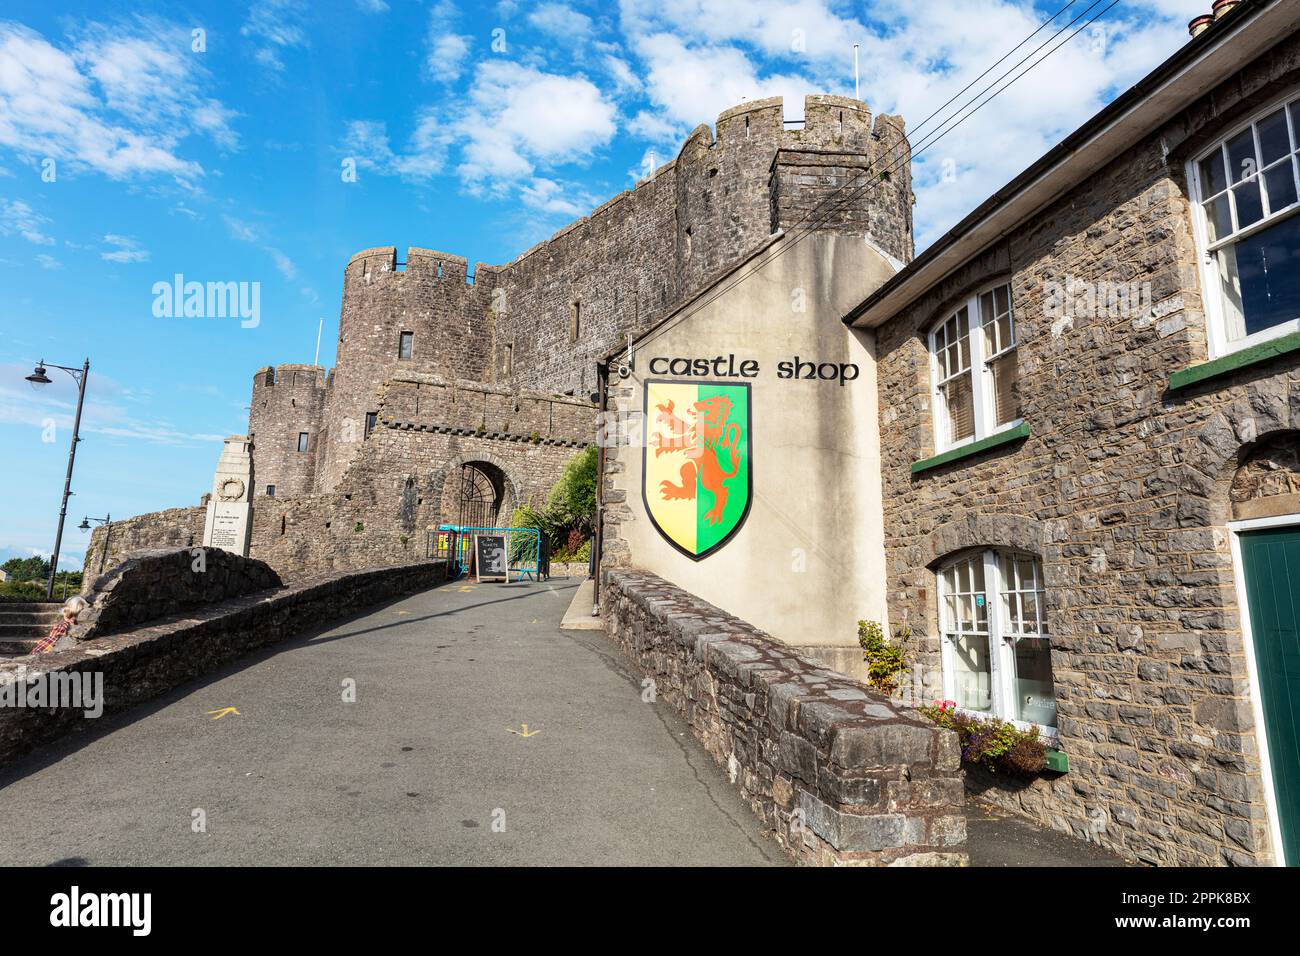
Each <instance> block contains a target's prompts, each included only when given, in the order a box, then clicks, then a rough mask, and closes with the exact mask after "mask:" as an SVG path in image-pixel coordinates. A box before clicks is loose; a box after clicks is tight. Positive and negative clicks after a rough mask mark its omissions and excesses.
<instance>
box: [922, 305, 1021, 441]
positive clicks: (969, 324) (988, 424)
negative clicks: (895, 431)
mask: <svg viewBox="0 0 1300 956" xmlns="http://www.w3.org/2000/svg"><path fill="white" fill-rule="evenodd" d="M930 357H931V369H932V374H933V380H934V425H935V451H936V452H943V451H947V450H948V449H950V448H956V447H958V446H960V445H964V444H966V443H967V442H972V441H978V440H979V439H981V438H987V437H988V436H990V435H993V434H996V433H997V432H1000V431H1002V430H1004V429H1006V428H1010V427H1013V426H1015V425H1018V424H1020V389H1019V381H1018V375H1019V373H1018V367H1017V363H1016V324H1015V318H1014V316H1013V315H1012V310H1011V286H1009V285H1006V284H1003V285H998V286H995V287H993V288H991V289H987V290H985V291H983V292H980V293H978V294H976V295H973V296H971V297H970V299H968V300H967V301H966V302H964V303H963V304H962V305H961V306H960V307H959V308H958V309H957V310H956V311H955V312H952V313H951V314H950V315H949V316H948V317H947V318H945V319H944V320H943V321H942V322H940V323H939V324H938V325H937V326H936V327H935V328H934V330H933V331H932V332H931V333H930Z"/></svg>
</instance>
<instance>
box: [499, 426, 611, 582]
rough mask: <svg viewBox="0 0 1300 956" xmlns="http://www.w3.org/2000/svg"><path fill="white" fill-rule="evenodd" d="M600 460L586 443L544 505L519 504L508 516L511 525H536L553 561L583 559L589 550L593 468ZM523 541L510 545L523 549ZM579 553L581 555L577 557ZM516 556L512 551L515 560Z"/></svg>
mask: <svg viewBox="0 0 1300 956" xmlns="http://www.w3.org/2000/svg"><path fill="white" fill-rule="evenodd" d="M598 461H599V459H598V458H597V451H596V446H595V445H588V446H587V447H586V448H585V449H583V450H582V451H580V452H578V454H576V455H574V456H573V457H572V458H571V459H569V461H568V463H567V464H566V465H565V466H564V472H563V474H562V475H561V476H560V480H559V481H557V482H556V483H555V485H554V487H552V488H551V490H550V493H549V494H548V495H547V496H546V505H545V506H544V507H542V508H534V507H533V506H532V505H529V504H524V505H520V506H519V507H518V508H516V509H515V510H514V513H513V514H512V515H511V516H510V526H511V527H512V528H536V529H537V530H538V531H540V532H541V533H542V537H543V538H545V539H546V541H547V543H548V544H549V545H550V549H551V559H552V560H553V561H586V560H587V559H588V557H587V556H588V555H590V553H591V544H590V538H591V535H592V531H593V529H594V528H595V525H596V482H597V481H598V478H599V476H598V475H597V473H596V468H597V464H598ZM522 549H523V542H522V541H521V542H520V543H519V544H517V545H515V546H513V547H512V551H520V552H522ZM579 555H581V557H579ZM516 557H517V555H514V554H512V555H511V559H512V560H514V559H515V558H516Z"/></svg>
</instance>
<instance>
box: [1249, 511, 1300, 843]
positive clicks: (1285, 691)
mask: <svg viewBox="0 0 1300 956" xmlns="http://www.w3.org/2000/svg"><path fill="white" fill-rule="evenodd" d="M1241 563H1242V570H1243V571H1244V572H1245V575H1246V596H1247V602H1248V604H1249V607H1250V633H1251V638H1252V640H1253V642H1254V645H1255V669H1256V671H1257V672H1258V673H1259V685H1260V687H1259V689H1260V696H1261V699H1262V703H1263V708H1264V733H1265V735H1266V737H1267V739H1268V758H1269V763H1270V764H1271V765H1272V773H1273V791H1274V793H1275V795H1276V797H1277V811H1278V816H1279V818H1280V820H1279V822H1280V824H1281V829H1282V848H1283V853H1284V854H1285V857H1286V861H1287V863H1288V864H1289V865H1291V866H1300V528H1296V527H1294V526H1293V527H1287V528H1277V529H1274V530H1269V531H1251V532H1249V533H1247V534H1243V535H1242V536H1241Z"/></svg>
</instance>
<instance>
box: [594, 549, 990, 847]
mask: <svg viewBox="0 0 1300 956" xmlns="http://www.w3.org/2000/svg"><path fill="white" fill-rule="evenodd" d="M602 578H603V586H602V589H601V591H602V593H601V618H602V622H603V623H604V625H605V630H606V633H607V634H609V636H610V637H611V638H612V639H613V640H614V641H615V642H617V643H618V644H619V646H620V647H621V648H622V649H623V651H624V653H625V654H627V655H628V656H629V657H630V658H632V659H633V660H634V661H635V662H636V663H637V665H638V666H639V667H640V668H641V669H642V670H643V671H644V672H645V673H646V674H648V676H649V677H651V678H652V679H653V680H654V682H655V688H656V692H657V694H658V695H659V697H660V698H661V699H662V700H663V701H664V702H665V703H667V704H669V705H670V706H672V707H673V709H674V710H676V711H677V712H678V713H679V714H681V715H682V716H683V717H684V718H685V719H686V721H687V722H688V723H689V724H690V725H691V729H692V731H693V732H694V734H695V736H696V737H697V738H698V739H699V740H700V742H701V743H703V745H704V747H705V749H706V750H707V751H708V752H709V753H710V754H711V755H712V756H713V758H714V759H715V760H716V761H717V762H718V763H719V764H720V765H723V766H725V767H726V768H727V771H728V774H729V775H730V777H731V780H732V782H733V783H735V784H736V785H737V786H739V787H740V788H741V791H742V793H743V794H744V796H745V798H746V799H747V800H748V801H749V803H750V806H751V807H752V808H753V810H754V813H755V814H757V815H758V817H759V819H760V820H761V821H762V823H763V824H764V825H765V826H766V827H767V828H768V830H770V831H771V832H772V835H773V836H774V837H775V839H776V841H777V842H778V843H779V844H781V846H783V847H785V848H786V850H788V851H789V852H790V853H791V854H792V855H794V856H795V858H796V859H798V860H800V861H801V862H806V863H813V864H819V865H844V864H856V865H869V866H961V865H965V864H966V863H967V856H966V853H965V842H966V817H965V814H964V810H963V807H964V800H965V797H964V788H963V775H962V770H961V755H960V752H959V749H958V743H957V736H956V735H955V734H954V733H953V732H952V731H948V730H942V729H940V728H938V727H936V726H935V725H934V724H932V723H931V722H929V721H928V720H926V719H925V718H924V717H921V716H920V715H918V714H917V713H916V712H915V711H908V710H904V709H902V708H900V707H898V706H897V705H895V704H893V703H891V702H890V701H889V700H888V699H887V698H885V697H882V696H880V695H878V694H876V693H874V692H872V691H870V690H868V689H867V688H866V686H864V685H863V684H861V683H859V682H857V681H854V680H851V679H849V678H847V677H845V676H843V675H841V674H838V673H836V672H835V671H831V670H828V669H827V668H825V667H823V666H822V665H820V664H818V663H817V662H815V661H812V660H809V659H808V658H804V657H800V656H798V655H797V654H795V653H794V652H793V651H792V650H791V649H790V648H789V647H787V646H786V645H784V644H782V643H781V642H779V641H777V640H776V639H774V638H772V637H770V636H768V635H767V634H765V633H763V632H762V631H760V630H758V629H757V628H754V627H752V626H751V625H749V624H746V623H745V622H744V621H742V620H739V619H738V618H735V617H732V616H731V615H729V614H727V613H726V612H724V611H722V610H720V609H718V608H716V607H714V606H713V605H711V604H708V603H707V602H705V601H703V600H700V599H699V598H697V597H695V596H693V595H691V594H688V593H687V592H685V591H683V590H681V589H680V588H678V587H675V586H674V585H671V584H669V583H668V582H667V581H664V580H663V579H662V578H659V577H657V576H655V575H653V574H648V573H645V572H640V571H629V570H607V571H605V572H604V573H603V574H602Z"/></svg>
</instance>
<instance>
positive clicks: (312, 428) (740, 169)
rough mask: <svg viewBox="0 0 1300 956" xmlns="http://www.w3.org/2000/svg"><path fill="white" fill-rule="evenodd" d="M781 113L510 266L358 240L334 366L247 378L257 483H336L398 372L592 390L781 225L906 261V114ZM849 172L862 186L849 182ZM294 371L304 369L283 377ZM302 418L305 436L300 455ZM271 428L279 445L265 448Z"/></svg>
mask: <svg viewBox="0 0 1300 956" xmlns="http://www.w3.org/2000/svg"><path fill="white" fill-rule="evenodd" d="M785 127H786V124H785V120H784V112H783V107H782V102H781V100H780V98H779V97H778V98H772V99H765V100H757V101H754V102H752V103H746V104H744V105H742V106H737V107H735V108H733V109H730V110H727V111H726V112H724V113H723V114H722V115H721V116H720V117H719V118H718V121H717V127H716V135H715V133H714V132H713V131H712V130H710V129H709V127H708V126H701V127H699V128H698V129H696V130H695V132H693V133H692V134H691V136H690V137H689V138H688V140H687V141H686V143H685V145H684V146H683V147H682V149H681V152H680V154H679V155H678V157H677V158H676V159H675V160H674V161H672V162H670V163H668V164H666V165H665V166H662V167H660V168H659V169H658V170H656V171H655V173H654V174H653V175H652V176H650V177H648V178H647V179H646V180H644V181H642V182H641V183H639V184H638V185H637V186H636V187H635V188H634V189H631V190H626V191H624V192H622V193H620V194H619V195H617V196H615V197H613V198H612V199H610V200H609V201H608V202H606V203H603V204H602V205H601V206H600V207H598V208H597V209H596V210H595V211H594V212H593V213H592V214H591V215H590V216H585V217H583V218H581V219H579V220H577V221H576V222H574V223H571V224H570V225H568V226H566V227H565V228H564V229H561V230H560V231H559V232H557V233H556V234H555V235H554V236H552V237H551V238H550V239H548V240H546V241H544V242H541V243H539V244H537V245H536V246H534V247H533V248H531V249H529V250H527V251H525V252H524V253H523V254H521V255H520V256H519V257H518V258H517V259H515V260H514V261H513V262H511V263H509V264H507V265H504V266H490V265H487V264H484V263H479V264H478V265H476V266H475V271H474V276H473V280H472V281H470V277H469V276H468V274H467V270H468V262H467V260H465V259H464V258H462V257H460V256H454V255H451V254H448V253H442V252H437V251H434V250H430V249H420V248H411V249H409V250H407V253H406V261H405V263H399V262H398V259H397V250H396V249H395V248H393V247H382V248H375V249H367V250H364V251H362V252H359V253H357V254H356V255H355V256H353V257H352V259H351V260H350V261H349V263H348V265H347V267H346V269H345V270H344V288H343V302H342V307H341V311H340V320H339V341H338V356H339V358H338V364H337V367H336V369H335V370H334V372H333V373H332V374H331V375H330V376H329V377H328V378H326V377H325V372H324V370H323V369H315V368H312V367H309V366H282V367H280V368H279V369H277V370H275V374H274V375H273V376H271V375H268V372H269V371H270V370H268V369H262V370H259V372H258V373H257V376H256V377H255V379H254V388H253V401H252V406H253V413H252V415H251V416H250V425H249V431H250V433H251V434H252V435H253V436H254V440H255V444H256V446H257V451H258V452H259V456H258V473H257V475H256V478H257V481H256V484H257V491H258V495H259V496H260V495H265V493H266V487H267V485H269V484H273V485H275V486H276V490H277V494H279V495H280V496H282V497H283V496H284V494H286V493H287V494H301V493H304V492H305V491H307V490H311V491H314V492H326V491H332V490H336V489H337V488H338V487H339V483H340V482H341V481H342V479H343V476H344V475H345V474H346V473H347V471H348V469H349V467H351V466H352V464H353V463H354V462H355V461H356V460H357V455H358V453H360V452H361V451H362V449H363V445H364V442H365V433H366V417H367V415H368V414H373V413H375V412H376V411H377V410H378V404H379V400H380V397H381V396H380V393H381V391H382V389H383V387H384V384H385V383H386V382H387V381H388V380H389V379H391V378H394V377H401V376H404V375H407V374H409V373H420V374H426V375H433V376H436V377H440V378H442V379H444V380H449V381H454V380H458V379H460V380H471V381H476V382H482V383H486V384H497V385H502V386H505V387H507V388H510V389H514V390H518V389H535V390H542V391H545V392H548V393H555V394H559V393H563V394H567V395H569V396H571V397H573V398H576V399H578V400H582V399H585V398H586V397H587V396H588V395H589V394H590V392H591V391H592V390H593V389H594V388H595V385H596V380H595V366H596V363H597V361H598V360H600V359H601V358H603V357H604V355H605V354H606V353H608V352H609V351H610V349H611V348H613V347H616V346H617V345H618V344H619V343H620V342H621V341H623V339H624V337H625V336H626V334H627V333H630V332H637V331H640V330H642V329H644V328H646V327H647V326H649V325H651V324H653V323H654V322H656V321H658V320H659V319H661V318H662V317H663V316H665V315H666V314H668V313H669V312H670V311H672V310H673V309H674V308H676V307H677V306H678V305H680V304H681V303H682V302H683V301H685V300H686V299H688V298H689V297H690V296H691V295H693V294H694V293H696V292H697V291H699V290H700V289H701V288H702V287H703V286H704V285H705V284H706V283H707V282H708V281H710V280H711V279H712V278H713V277H714V276H716V275H717V274H718V272H719V271H720V270H723V269H724V268H725V267H726V266H728V265H729V264H731V263H733V262H735V261H736V260H738V259H740V258H741V257H743V256H744V255H745V254H747V253H749V252H751V251H752V250H754V249H755V248H757V247H758V246H759V245H760V244H761V243H762V242H763V241H764V240H765V239H766V238H767V237H768V236H769V235H770V234H771V233H772V232H773V231H774V230H777V229H787V230H789V229H810V228H815V229H821V230H828V231H837V232H850V231H851V232H859V233H862V234H863V235H865V236H866V237H867V238H868V239H869V241H872V242H874V243H876V244H877V245H878V246H879V247H880V248H881V249H882V250H884V251H885V252H887V253H888V254H889V255H890V256H891V257H892V258H894V259H895V260H898V261H906V260H907V259H910V258H911V255H912V237H911V201H912V194H911V179H910V169H909V164H908V163H907V161H906V159H907V156H906V151H905V150H906V143H905V140H904V139H903V127H902V121H901V119H899V118H898V117H891V116H882V117H879V118H873V116H872V114H871V112H870V111H869V110H868V109H867V107H866V105H865V104H863V103H862V102H860V101H857V100H852V99H847V98H844V97H833V96H810V97H808V98H807V100H806V103H805V120H804V124H803V126H802V128H797V129H786V128H785ZM845 186H852V187H853V188H849V189H844V190H843V191H839V190H841V188H842V187H845ZM832 197H833V200H834V201H831V200H832ZM403 332H409V333H411V335H412V354H411V356H410V357H409V358H408V359H403V358H401V357H400V356H399V343H400V337H401V335H402V333H403ZM286 372H287V373H288V374H289V376H290V382H291V385H292V382H293V381H295V380H296V381H298V382H299V384H298V385H296V386H292V389H291V392H290V393H286V391H285V390H284V389H283V388H282V384H283V381H284V378H285V374H286ZM272 382H274V383H275V384H274V385H272V384H271V383H272ZM275 389H278V390H279V391H274V390H275ZM299 389H302V390H303V392H302V394H299V393H298V390H299ZM588 427H589V430H592V429H594V413H593V414H592V415H591V417H590V422H589V426H588ZM301 432H308V433H310V434H311V436H312V437H311V447H310V449H309V451H308V452H307V453H305V454H300V453H299V452H298V451H297V442H298V435H299V434H300V433H301ZM268 444H269V447H270V449H271V459H272V460H270V461H263V459H264V458H265V457H266V449H267V446H268ZM308 476H310V480H308ZM281 488H284V489H287V491H281Z"/></svg>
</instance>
